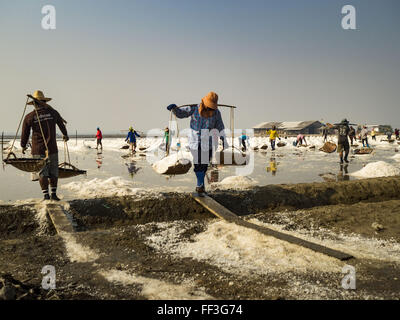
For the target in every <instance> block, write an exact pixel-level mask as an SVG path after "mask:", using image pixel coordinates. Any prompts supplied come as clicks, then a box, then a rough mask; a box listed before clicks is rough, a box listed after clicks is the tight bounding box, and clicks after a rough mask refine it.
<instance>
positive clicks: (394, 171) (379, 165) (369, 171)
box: [351, 161, 400, 178]
mask: <svg viewBox="0 0 400 320" xmlns="http://www.w3.org/2000/svg"><path fill="white" fill-rule="evenodd" d="M351 175H353V176H355V177H360V178H378V177H390V176H398V175H400V169H399V168H398V167H395V166H393V165H391V164H389V163H387V162H385V161H378V162H372V163H368V164H367V165H366V166H365V167H364V168H362V169H361V170H359V171H356V172H353V173H352V174H351Z"/></svg>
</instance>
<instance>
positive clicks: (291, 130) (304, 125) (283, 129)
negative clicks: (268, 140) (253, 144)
mask: <svg viewBox="0 0 400 320" xmlns="http://www.w3.org/2000/svg"><path fill="white" fill-rule="evenodd" d="M272 126H276V128H277V130H278V131H279V132H280V133H281V134H282V133H284V134H287V135H298V134H299V133H302V134H320V133H321V130H322V128H323V127H324V124H323V123H322V122H320V121H317V120H311V121H297V122H262V123H260V124H258V125H256V126H254V127H253V129H254V134H255V135H265V134H266V131H267V130H270V129H272Z"/></svg>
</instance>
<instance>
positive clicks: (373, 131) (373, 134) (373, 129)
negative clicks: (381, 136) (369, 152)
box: [371, 128, 376, 141]
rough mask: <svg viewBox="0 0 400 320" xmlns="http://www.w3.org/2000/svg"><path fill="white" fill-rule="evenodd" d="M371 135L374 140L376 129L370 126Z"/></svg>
mask: <svg viewBox="0 0 400 320" xmlns="http://www.w3.org/2000/svg"><path fill="white" fill-rule="evenodd" d="M371 137H372V140H374V141H376V131H375V128H372V131H371Z"/></svg>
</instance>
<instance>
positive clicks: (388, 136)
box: [386, 130, 393, 140]
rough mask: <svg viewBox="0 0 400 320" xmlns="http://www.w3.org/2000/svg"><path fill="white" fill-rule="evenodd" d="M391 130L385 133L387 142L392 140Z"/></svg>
mask: <svg viewBox="0 0 400 320" xmlns="http://www.w3.org/2000/svg"><path fill="white" fill-rule="evenodd" d="M392 134H393V133H392V130H388V131H387V132H386V136H387V138H388V140H392Z"/></svg>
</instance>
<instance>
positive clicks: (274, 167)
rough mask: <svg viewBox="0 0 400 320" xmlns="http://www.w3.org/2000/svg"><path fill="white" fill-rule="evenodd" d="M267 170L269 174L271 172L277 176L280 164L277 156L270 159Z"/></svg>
mask: <svg viewBox="0 0 400 320" xmlns="http://www.w3.org/2000/svg"><path fill="white" fill-rule="evenodd" d="M266 170H267V172H271V174H272V175H273V176H275V175H276V172H277V171H278V163H277V162H276V158H275V156H273V157H271V158H270V159H269V166H268V167H267V168H266Z"/></svg>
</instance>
